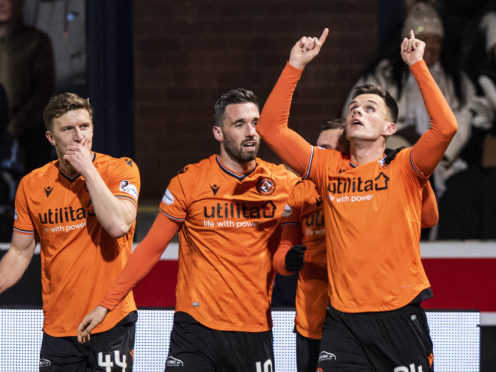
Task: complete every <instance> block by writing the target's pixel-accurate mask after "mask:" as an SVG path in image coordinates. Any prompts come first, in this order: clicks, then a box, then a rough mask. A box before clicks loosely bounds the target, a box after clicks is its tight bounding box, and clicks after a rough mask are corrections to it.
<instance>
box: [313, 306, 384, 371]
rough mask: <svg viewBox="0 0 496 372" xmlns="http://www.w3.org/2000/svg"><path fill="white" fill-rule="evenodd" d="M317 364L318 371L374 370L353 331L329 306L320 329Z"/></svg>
mask: <svg viewBox="0 0 496 372" xmlns="http://www.w3.org/2000/svg"><path fill="white" fill-rule="evenodd" d="M317 366H318V369H317V371H319V372H328V371H353V372H371V371H375V370H374V369H373V368H372V366H371V364H370V361H369V360H368V358H367V355H366V353H365V350H364V349H363V348H362V346H361V345H360V342H359V341H358V339H357V338H356V337H355V335H354V333H353V332H352V331H351V330H350V328H349V327H348V326H347V325H346V323H345V322H344V321H343V319H342V318H341V317H340V316H339V314H338V313H337V312H336V311H335V310H334V309H332V308H330V307H329V308H328V310H327V315H326V321H325V323H324V327H323V331H322V340H321V342H320V352H319V357H318V362H317Z"/></svg>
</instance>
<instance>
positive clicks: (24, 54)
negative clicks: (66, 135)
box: [0, 0, 55, 173]
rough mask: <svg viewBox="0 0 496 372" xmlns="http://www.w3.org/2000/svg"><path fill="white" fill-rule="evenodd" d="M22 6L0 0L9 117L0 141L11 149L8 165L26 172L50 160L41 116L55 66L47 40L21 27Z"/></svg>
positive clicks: (1, 72) (2, 78)
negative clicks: (11, 147)
mask: <svg viewBox="0 0 496 372" xmlns="http://www.w3.org/2000/svg"><path fill="white" fill-rule="evenodd" d="M23 6H24V1H23V0H0V84H1V85H2V86H3V87H4V89H5V91H6V93H7V100H8V115H9V118H8V123H7V128H6V132H5V133H4V136H6V137H7V138H4V139H3V140H2V142H4V143H10V144H11V146H13V150H14V154H13V156H12V157H11V158H10V159H7V160H8V161H10V163H8V162H7V163H8V164H7V166H10V167H14V166H15V167H17V168H18V170H19V171H21V172H22V171H24V173H27V172H29V171H31V170H33V169H35V168H38V167H40V166H42V165H43V164H45V163H47V162H48V161H49V160H50V153H51V149H50V144H49V143H48V142H47V141H46V140H45V135H44V133H45V127H44V124H43V117H42V113H43V108H44V107H45V105H46V104H47V103H48V101H49V99H50V97H51V95H52V94H53V92H54V87H55V67H54V59H53V52H52V44H51V42H50V39H49V38H48V36H47V35H46V34H45V33H43V32H40V31H38V30H36V29H34V28H32V27H29V26H27V25H25V24H24V22H23V19H22V9H23ZM17 145H18V152H17V151H15V150H16V148H17V147H16V146H17ZM16 152H17V153H16ZM16 156H17V157H16ZM2 160H5V159H2Z"/></svg>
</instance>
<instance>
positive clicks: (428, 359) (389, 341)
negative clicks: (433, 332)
mask: <svg viewBox="0 0 496 372" xmlns="http://www.w3.org/2000/svg"><path fill="white" fill-rule="evenodd" d="M376 318H377V319H371V320H370V321H369V322H368V323H369V324H372V325H373V330H374V332H376V334H372V336H371V338H370V339H369V340H368V341H369V342H370V344H371V345H372V346H371V347H367V348H368V349H369V350H370V354H369V358H370V360H371V361H372V363H373V365H374V367H375V368H376V369H377V370H392V371H396V372H403V371H408V372H409V371H410V370H413V369H414V370H415V371H417V370H422V371H424V372H428V371H432V370H433V358H434V356H433V345H432V340H431V337H430V334H429V326H428V324H427V317H426V315H425V312H424V310H423V309H422V308H421V307H420V306H418V305H409V306H405V307H403V308H401V309H398V310H394V311H391V312H386V313H384V314H378V315H377V317H376ZM363 328H364V327H363Z"/></svg>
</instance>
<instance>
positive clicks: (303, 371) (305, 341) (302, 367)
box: [296, 332, 320, 372]
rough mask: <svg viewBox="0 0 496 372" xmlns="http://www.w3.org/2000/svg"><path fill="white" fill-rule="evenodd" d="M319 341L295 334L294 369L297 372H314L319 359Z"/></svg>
mask: <svg viewBox="0 0 496 372" xmlns="http://www.w3.org/2000/svg"><path fill="white" fill-rule="evenodd" d="M319 350H320V340H316V339H313V338H308V337H304V336H302V335H300V334H299V333H298V332H297V333H296V368H297V371H298V372H307V371H308V372H314V371H315V369H316V368H317V360H318V358H319Z"/></svg>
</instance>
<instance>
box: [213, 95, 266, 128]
mask: <svg viewBox="0 0 496 372" xmlns="http://www.w3.org/2000/svg"><path fill="white" fill-rule="evenodd" d="M249 102H251V103H254V104H255V105H256V106H257V108H258V109H259V110H260V106H259V104H258V98H257V96H256V95H255V93H253V92H252V91H251V90H249V89H244V88H236V89H231V90H230V91H229V92H227V93H224V94H223V95H221V96H220V98H219V99H218V100H217V101H216V102H215V105H214V125H218V126H222V119H223V117H224V112H225V111H226V107H227V106H229V105H233V104H236V103H249Z"/></svg>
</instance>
